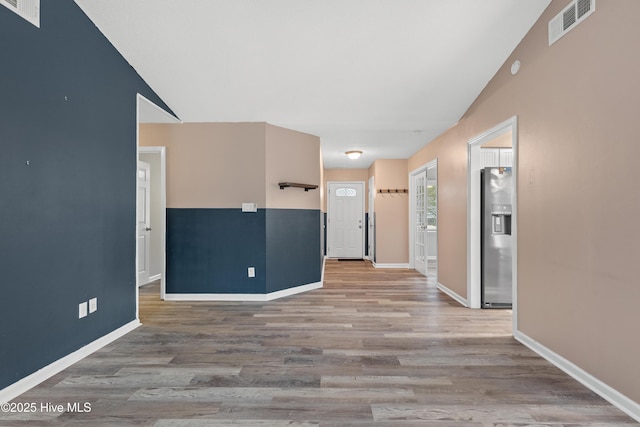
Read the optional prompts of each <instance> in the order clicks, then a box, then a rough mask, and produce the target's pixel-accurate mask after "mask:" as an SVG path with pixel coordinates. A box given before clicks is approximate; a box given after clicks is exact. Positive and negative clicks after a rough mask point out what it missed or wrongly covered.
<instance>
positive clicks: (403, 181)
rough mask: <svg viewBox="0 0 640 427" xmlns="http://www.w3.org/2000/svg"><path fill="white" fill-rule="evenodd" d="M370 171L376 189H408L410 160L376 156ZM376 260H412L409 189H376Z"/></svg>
mask: <svg viewBox="0 0 640 427" xmlns="http://www.w3.org/2000/svg"><path fill="white" fill-rule="evenodd" d="M370 172H371V173H372V174H373V176H374V183H375V187H376V190H379V189H405V188H406V189H408V188H409V180H408V172H407V160H376V161H375V162H374V164H373V165H372V167H371V168H370ZM374 210H375V224H376V242H375V251H376V264H407V263H408V262H409V197H408V194H407V193H392V194H381V193H376V195H375V200H374Z"/></svg>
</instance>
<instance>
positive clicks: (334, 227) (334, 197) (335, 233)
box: [327, 182, 364, 258]
mask: <svg viewBox="0 0 640 427" xmlns="http://www.w3.org/2000/svg"><path fill="white" fill-rule="evenodd" d="M327 190H328V192H329V197H328V201H329V208H328V211H329V214H328V217H329V218H328V226H329V233H328V242H327V243H328V249H327V254H328V256H329V257H330V258H363V256H364V223H363V222H364V194H363V193H364V182H330V183H329V185H328V188H327Z"/></svg>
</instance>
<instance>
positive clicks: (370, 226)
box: [367, 176, 376, 263]
mask: <svg viewBox="0 0 640 427" xmlns="http://www.w3.org/2000/svg"><path fill="white" fill-rule="evenodd" d="M374 178H375V177H373V176H372V177H369V194H368V196H369V206H368V210H369V221H367V236H368V242H369V248H368V251H369V255H368V258H369V261H371V262H373V263H375V262H376V260H375V256H374V255H375V253H376V239H375V234H376V232H375V231H376V230H375V227H376V223H375V221H374V220H375V216H374V212H375V211H374V209H373V207H374V204H375V199H376V185H375V179H374Z"/></svg>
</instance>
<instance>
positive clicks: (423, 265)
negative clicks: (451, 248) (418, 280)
mask: <svg viewBox="0 0 640 427" xmlns="http://www.w3.org/2000/svg"><path fill="white" fill-rule="evenodd" d="M413 179H414V188H415V192H414V195H413V197H414V198H415V200H414V206H415V212H414V215H415V218H416V228H415V230H414V240H413V241H414V248H413V254H414V261H413V262H414V267H415V269H416V270H417V271H419V272H420V273H422V274H424V275H425V276H426V275H427V246H426V243H427V242H426V231H427V171H426V170H425V171H423V172H420V173H419V174H417V175H415V176H414V177H413Z"/></svg>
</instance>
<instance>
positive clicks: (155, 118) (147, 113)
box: [133, 93, 182, 321]
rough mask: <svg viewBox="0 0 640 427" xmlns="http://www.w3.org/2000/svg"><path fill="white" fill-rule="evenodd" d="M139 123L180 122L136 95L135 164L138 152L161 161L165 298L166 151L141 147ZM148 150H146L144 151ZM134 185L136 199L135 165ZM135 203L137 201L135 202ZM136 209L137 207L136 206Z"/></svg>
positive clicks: (162, 292) (162, 286)
mask: <svg viewBox="0 0 640 427" xmlns="http://www.w3.org/2000/svg"><path fill="white" fill-rule="evenodd" d="M140 123H182V122H181V121H180V120H179V119H177V118H176V117H174V116H173V115H171V114H169V113H168V112H166V111H165V110H164V109H162V108H160V107H159V106H157V105H156V104H154V103H153V102H152V101H150V100H149V99H147V98H145V97H144V96H143V95H141V94H139V93H138V94H137V96H136V165H137V164H138V158H139V153H140V152H155V153H160V162H161V171H160V174H161V178H160V180H161V181H160V182H161V185H160V186H161V190H160V193H161V203H162V207H163V210H164V212H165V215H164V216H163V220H162V221H161V224H160V225H159V226H160V227H161V235H162V239H161V240H162V242H161V245H162V268H161V271H162V277H161V279H160V298H162V299H164V298H165V292H166V283H165V278H166V234H167V222H166V211H167V209H166V152H165V147H141V146H140ZM145 150H148V151H145ZM133 182H134V185H135V186H136V187H135V188H136V201H137V200H138V168H137V167H136V173H135V176H134V180H133ZM136 205H137V203H136ZM136 209H137V208H136ZM137 218H138V213H137V212H136V215H135V218H134V220H135V221H136V223H137ZM137 232H138V230H137V226H136V237H135V245H136V248H135V253H136V262H135V269H136V270H135V271H136V283H135V286H136V293H135V294H136V320H138V321H139V320H140V295H139V292H138V287H139V283H138V235H137Z"/></svg>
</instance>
